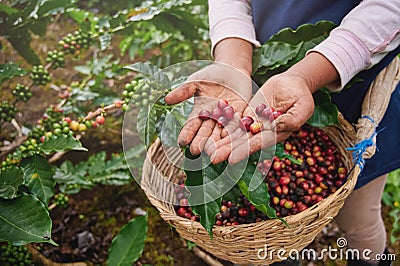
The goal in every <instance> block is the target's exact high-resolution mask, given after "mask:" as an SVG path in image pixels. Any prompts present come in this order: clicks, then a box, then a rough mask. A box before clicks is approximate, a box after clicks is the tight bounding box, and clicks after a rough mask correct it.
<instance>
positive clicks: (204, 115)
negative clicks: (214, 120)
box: [198, 110, 211, 120]
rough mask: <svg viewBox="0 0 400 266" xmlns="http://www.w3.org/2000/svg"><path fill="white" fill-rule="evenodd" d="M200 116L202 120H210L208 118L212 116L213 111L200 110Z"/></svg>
mask: <svg viewBox="0 0 400 266" xmlns="http://www.w3.org/2000/svg"><path fill="white" fill-rule="evenodd" d="M198 117H199V118H200V119H201V120H208V119H210V118H211V113H210V111H208V110H202V111H200V112H199V114H198Z"/></svg>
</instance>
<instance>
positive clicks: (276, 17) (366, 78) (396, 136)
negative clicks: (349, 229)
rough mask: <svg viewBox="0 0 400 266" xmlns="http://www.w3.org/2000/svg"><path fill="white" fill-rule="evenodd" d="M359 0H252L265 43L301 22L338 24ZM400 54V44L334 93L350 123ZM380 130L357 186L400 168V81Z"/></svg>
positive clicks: (341, 110)
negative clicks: (283, 30)
mask: <svg viewBox="0 0 400 266" xmlns="http://www.w3.org/2000/svg"><path fill="white" fill-rule="evenodd" d="M360 2H361V1H350V0H340V1H320V0H318V1H316V0H282V1H266V0H252V9H253V18H254V26H255V29H256V35H257V39H258V40H259V41H260V42H261V43H264V42H265V41H267V40H268V39H269V38H270V37H271V36H272V35H273V34H275V33H277V32H278V31H279V30H281V29H283V28H286V27H289V28H292V29H296V28H297V27H298V26H300V25H302V24H305V23H313V24H314V23H316V22H318V21H321V20H328V21H332V22H333V23H335V24H336V25H339V24H340V21H341V20H342V18H343V17H344V16H345V15H346V14H347V13H348V12H349V11H350V10H351V9H353V8H354V7H355V6H357V5H358V4H359V3H360ZM399 53H400V47H398V48H397V49H396V50H395V51H392V52H391V53H389V54H388V55H386V57H385V58H384V59H383V60H382V61H381V62H380V63H379V64H377V65H375V66H374V67H372V68H371V69H369V70H365V71H362V72H361V73H359V74H358V77H360V78H361V79H362V82H357V83H355V84H354V85H353V86H352V87H351V88H350V89H346V90H343V91H342V92H340V93H337V94H333V95H332V100H333V102H334V103H335V104H336V105H337V106H338V108H339V110H340V112H341V113H342V114H343V115H344V117H345V118H346V119H347V120H348V121H349V122H350V123H353V124H355V123H357V120H358V118H359V117H360V114H361V104H362V101H363V98H364V95H365V93H366V91H367V90H368V88H369V86H370V84H371V83H372V81H373V80H374V79H375V77H376V75H378V73H379V72H380V71H381V70H382V69H383V68H385V67H386V66H387V65H388V64H389V63H390V62H391V61H392V60H393V58H394V57H395V56H397V55H398V54H399ZM383 128H384V129H383ZM381 129H383V130H382V131H381V132H380V133H379V134H378V135H377V148H378V150H377V152H376V154H375V155H374V156H373V157H372V158H371V159H368V160H366V164H365V167H364V169H363V171H362V173H361V175H360V176H359V178H358V181H357V184H356V188H359V187H362V186H363V185H365V184H366V183H368V182H369V181H371V180H373V179H374V178H377V177H379V176H381V175H383V174H385V173H388V172H390V171H392V170H395V169H397V168H400V84H399V85H398V86H397V88H396V90H395V91H394V93H393V94H392V98H391V101H390V104H389V107H388V110H387V112H386V114H385V116H384V118H383V120H382V121H381V123H380V124H379V127H378V129H377V130H378V131H379V130H381Z"/></svg>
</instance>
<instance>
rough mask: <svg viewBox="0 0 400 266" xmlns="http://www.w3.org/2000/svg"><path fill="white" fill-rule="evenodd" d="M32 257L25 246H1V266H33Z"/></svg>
mask: <svg viewBox="0 0 400 266" xmlns="http://www.w3.org/2000/svg"><path fill="white" fill-rule="evenodd" d="M31 257H32V256H31V254H30V253H29V252H28V249H27V248H26V247H25V246H12V245H10V244H7V243H3V244H1V246H0V265H4V266H15V265H20V266H25V265H26V266H28V265H33V262H32V260H31Z"/></svg>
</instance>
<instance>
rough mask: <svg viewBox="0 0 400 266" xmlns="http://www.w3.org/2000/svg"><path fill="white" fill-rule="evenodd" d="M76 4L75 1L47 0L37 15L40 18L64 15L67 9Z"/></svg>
mask: <svg viewBox="0 0 400 266" xmlns="http://www.w3.org/2000/svg"><path fill="white" fill-rule="evenodd" d="M73 3H75V0H46V1H43V2H42V4H41V5H40V7H39V9H38V11H37V15H38V16H39V17H42V16H46V15H55V14H57V13H64V12H65V9H66V8H67V7H69V6H71V5H72V4H73Z"/></svg>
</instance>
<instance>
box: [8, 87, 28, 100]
mask: <svg viewBox="0 0 400 266" xmlns="http://www.w3.org/2000/svg"><path fill="white" fill-rule="evenodd" d="M12 94H13V95H14V97H15V98H16V99H17V100H20V101H24V102H27V101H29V99H30V98H32V92H31V91H30V90H29V87H27V86H25V85H22V84H17V85H16V86H15V89H13V91H12Z"/></svg>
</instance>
